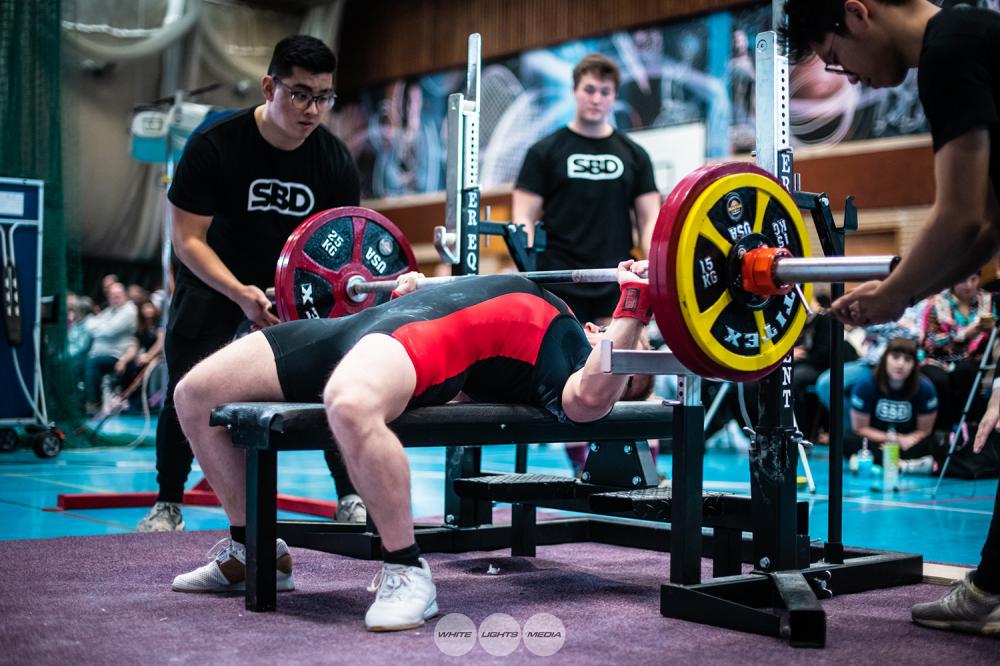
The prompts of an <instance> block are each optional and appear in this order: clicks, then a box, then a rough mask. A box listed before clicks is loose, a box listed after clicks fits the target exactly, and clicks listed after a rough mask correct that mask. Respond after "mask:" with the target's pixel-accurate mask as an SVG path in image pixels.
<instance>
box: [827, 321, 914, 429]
mask: <svg viewBox="0 0 1000 666" xmlns="http://www.w3.org/2000/svg"><path fill="white" fill-rule="evenodd" d="M926 308H927V301H921V302H920V303H917V304H916V305H914V306H912V307H910V308H907V310H906V311H905V312H904V313H903V316H902V317H900V319H899V321H896V322H888V323H885V324H876V325H873V326H866V327H865V338H864V343H863V345H862V347H863V348H862V350H861V356H860V358H858V359H857V360H856V361H849V362H847V363H845V364H844V432H847V431H848V430H850V429H851V421H850V396H851V388H852V387H853V386H854V385H855V384H856V383H857V382H858V381H860V380H861V379H863V378H865V377H868V376H870V375H871V373H872V371H873V370H874V369H875V368H876V367H877V366H878V364H879V360H880V359H881V358H882V355H883V353H884V352H885V350H886V347H887V345H888V343H889V341H890V340H892V339H893V338H911V339H913V340H919V339H920V334H921V330H922V323H921V322H922V321H923V313H924V311H925V310H926ZM816 395H817V396H818V397H819V400H820V402H822V403H823V405H824V406H825V407H826V408H827V410H829V409H830V370H829V369H827V370H825V371H824V372H822V373H821V374H820V376H819V377H818V378H817V379H816Z"/></svg>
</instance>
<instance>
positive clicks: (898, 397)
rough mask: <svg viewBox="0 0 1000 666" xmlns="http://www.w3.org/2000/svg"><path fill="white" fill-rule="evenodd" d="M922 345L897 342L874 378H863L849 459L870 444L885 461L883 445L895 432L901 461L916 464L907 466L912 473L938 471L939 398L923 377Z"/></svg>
mask: <svg viewBox="0 0 1000 666" xmlns="http://www.w3.org/2000/svg"><path fill="white" fill-rule="evenodd" d="M917 349H918V345H917V342H916V341H915V340H912V339H909V338H894V339H893V340H890V341H889V343H888V344H887V345H886V348H885V352H883V354H882V357H881V358H880V359H879V363H878V366H877V367H876V368H875V371H874V372H873V373H869V374H868V375H866V376H864V377H862V378H861V379H860V380H858V382H857V383H856V384H855V385H854V390H853V391H852V394H851V430H850V432H848V433H847V434H845V436H844V454H845V455H853V454H855V453H857V452H858V451H859V450H860V449H861V447H862V440H863V439H867V440H868V443H869V445H870V447H871V450H872V454H873V455H874V456H875V461H876V462H879V463H880V462H881V449H880V446H881V445H882V444H883V443H885V442H887V441H889V439H890V437H891V435H890V433H889V429H890V428H892V429H893V430H894V431H895V433H896V434H895V439H896V441H898V442H899V452H900V459H901V460H904V461H912V462H911V463H910V464H909V465H906V464H901V467H904V468H908V469H909V470H910V471H924V472H930V471H932V470H933V466H934V458H933V454H935V453H941V454H943V450H941V451H936V450H935V448H934V441H935V440H934V436H933V428H934V418H935V417H936V415H937V404H938V401H937V395H936V393H935V391H934V386H933V385H932V384H931V382H930V381H928V379H927V378H926V377H922V376H921V373H920V366H919V365H918V364H917Z"/></svg>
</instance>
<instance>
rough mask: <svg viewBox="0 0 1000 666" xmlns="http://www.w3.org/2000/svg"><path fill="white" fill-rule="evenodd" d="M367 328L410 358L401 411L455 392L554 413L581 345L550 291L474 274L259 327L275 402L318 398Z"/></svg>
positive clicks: (577, 330)
mask: <svg viewBox="0 0 1000 666" xmlns="http://www.w3.org/2000/svg"><path fill="white" fill-rule="evenodd" d="M372 333H384V334H387V335H390V336H392V337H393V338H395V339H396V340H398V341H399V342H400V343H401V344H402V345H403V347H404V348H405V349H406V351H407V354H408V355H409V357H410V359H411V361H412V362H413V366H414V368H415V369H416V373H417V386H416V389H415V390H414V395H413V398H412V400H411V401H410V406H411V407H415V406H420V405H433V404H443V403H445V402H448V401H449V400H451V399H452V398H454V397H455V395H456V394H458V392H459V391H462V392H464V393H465V394H466V395H468V396H469V397H470V398H472V399H473V400H476V401H478V402H500V403H522V404H533V405H538V406H540V407H544V408H546V409H547V410H549V411H550V412H552V413H553V414H555V415H556V416H557V417H559V418H560V419H563V418H565V416H564V414H563V411H562V405H561V396H562V390H563V387H564V386H565V384H566V380H567V379H568V378H569V376H570V375H571V374H573V373H574V372H576V371H577V370H579V369H580V368H582V367H583V365H584V363H585V362H586V360H587V356H588V355H589V354H590V351H591V347H590V343H589V342H588V341H587V338H586V336H585V335H584V333H583V328H582V327H581V326H580V324H579V323H578V322H577V321H576V319H575V318H574V317H573V315H572V314H571V313H570V311H569V309H568V308H567V307H566V304H565V303H563V302H562V301H561V300H560V299H559V298H558V297H556V296H554V295H553V294H551V293H549V292H548V291H546V290H544V289H542V288H541V287H540V286H538V285H537V284H535V283H533V282H531V281H529V280H526V279H524V278H522V277H518V276H516V275H491V276H483V277H481V278H477V279H470V280H460V281H457V282H452V283H449V284H444V285H439V286H435V287H426V288H423V289H420V290H419V291H416V292H414V293H412V294H407V295H406V296H403V297H401V298H398V299H395V300H392V301H389V302H388V303H384V304H382V305H379V306H376V307H374V308H370V309H368V310H365V311H364V312H361V313H358V314H356V315H351V316H349V317H343V318H340V319H308V320H300V321H295V322H289V323H286V324H279V325H278V326H273V327H271V328H267V329H265V330H264V334H265V335H266V336H267V338H268V341H269V342H270V343H271V347H272V349H273V350H274V352H275V359H276V362H277V367H278V377H279V380H280V381H281V386H282V389H283V391H284V393H285V399H286V400H290V401H295V402H299V401H301V402H315V401H316V400H318V399H319V398H320V396H321V395H322V391H323V386H324V384H325V383H326V380H327V379H328V378H329V376H330V373H331V372H332V370H333V368H334V367H335V366H336V364H337V363H338V362H339V361H340V359H341V358H343V357H344V355H345V354H346V353H347V352H348V351H350V349H351V348H352V347H353V346H354V345H355V344H357V342H358V340H360V339H361V338H362V337H364V336H365V335H369V334H372Z"/></svg>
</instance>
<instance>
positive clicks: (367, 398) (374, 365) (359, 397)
mask: <svg viewBox="0 0 1000 666" xmlns="http://www.w3.org/2000/svg"><path fill="white" fill-rule="evenodd" d="M416 385H417V373H416V370H415V369H414V367H413V362H412V361H411V360H410V356H409V354H407V353H406V349H405V348H404V347H403V345H402V344H401V343H400V342H399V341H398V340H396V339H395V338H393V337H390V336H388V335H385V334H382V333H373V334H370V335H366V336H365V337H363V338H361V340H359V341H358V343H357V344H356V345H355V346H354V348H353V349H351V351H350V352H348V353H347V354H346V355H345V356H344V358H343V360H341V362H340V363H339V364H338V365H337V367H336V369H334V371H333V374H332V375H330V379H329V381H327V383H326V387H325V389H324V390H323V403H324V405H326V408H327V411H328V413H330V415H331V418H337V419H338V420H340V421H342V422H345V423H347V422H350V421H355V420H356V421H358V422H362V421H363V420H365V419H372V418H377V419H381V420H382V421H383V422H388V421H391V420H393V419H395V418H396V417H397V416H399V415H400V414H402V413H403V410H404V409H406V405H407V403H409V401H410V398H412V397H413V391H414V390H415V388H416Z"/></svg>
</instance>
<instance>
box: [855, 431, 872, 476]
mask: <svg viewBox="0 0 1000 666" xmlns="http://www.w3.org/2000/svg"><path fill="white" fill-rule="evenodd" d="M874 461H875V456H873V455H872V452H871V450H870V449H869V448H868V438H867V437H865V438H864V439H863V440H861V450H860V451H858V477H860V478H862V479H868V478H871V475H872V464H873V463H874Z"/></svg>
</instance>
